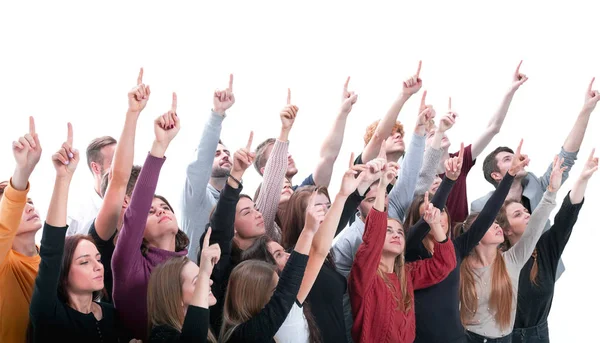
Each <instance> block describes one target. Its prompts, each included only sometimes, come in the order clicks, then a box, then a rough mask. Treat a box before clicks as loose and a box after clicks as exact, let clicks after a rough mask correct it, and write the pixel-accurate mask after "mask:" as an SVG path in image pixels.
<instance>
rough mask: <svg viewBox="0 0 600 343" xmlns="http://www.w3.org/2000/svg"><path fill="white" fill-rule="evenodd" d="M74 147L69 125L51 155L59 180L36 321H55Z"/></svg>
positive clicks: (45, 238)
mask: <svg viewBox="0 0 600 343" xmlns="http://www.w3.org/2000/svg"><path fill="white" fill-rule="evenodd" d="M72 147H73V129H72V127H71V123H69V124H68V134H67V140H66V142H65V143H63V144H62V147H61V148H60V149H59V150H58V152H56V153H55V154H54V155H52V162H53V164H54V169H55V170H56V178H55V181H54V190H53V192H52V198H51V200H50V206H49V208H48V214H47V216H46V224H45V225H44V232H43V235H42V244H41V248H40V258H41V262H40V267H39V271H38V275H37V278H36V280H35V289H34V291H33V296H32V298H31V306H30V313H31V316H32V318H33V319H34V320H39V319H40V318H42V317H46V318H48V319H49V318H54V315H55V311H56V307H57V304H58V298H57V295H56V292H57V289H58V281H59V276H60V269H61V264H62V258H63V251H64V245H65V234H66V233H67V203H68V199H69V186H70V185H71V180H72V179H73V174H74V173H75V169H76V168H77V164H78V163H79V151H78V150H76V149H73V148H72ZM38 324H39V323H38Z"/></svg>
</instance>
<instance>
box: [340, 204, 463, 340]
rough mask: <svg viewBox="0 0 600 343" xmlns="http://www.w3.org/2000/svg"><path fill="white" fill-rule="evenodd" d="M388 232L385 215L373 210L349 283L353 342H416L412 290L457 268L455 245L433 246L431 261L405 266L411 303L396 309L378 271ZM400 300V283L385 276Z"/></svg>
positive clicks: (393, 278)
mask: <svg viewBox="0 0 600 343" xmlns="http://www.w3.org/2000/svg"><path fill="white" fill-rule="evenodd" d="M386 231H387V213H385V212H379V211H377V210H375V209H372V210H371V212H369V215H368V217H367V222H366V224H365V233H364V235H363V243H362V244H361V245H360V248H358V252H357V253H356V258H355V259H354V264H353V265H352V270H351V271H350V276H349V280H348V282H349V283H350V286H349V291H350V301H351V305H352V314H353V316H354V325H353V326H352V338H353V339H354V341H355V342H357V343H358V342H381V343H384V342H394V343H402V342H406V343H411V342H413V341H414V340H415V330H416V327H415V312H414V308H415V304H414V290H415V289H422V288H427V287H430V286H433V285H435V284H437V283H438V282H440V281H442V280H443V279H445V278H446V276H448V274H449V273H450V272H451V271H452V270H453V269H454V268H455V267H456V255H455V253H454V245H453V244H452V242H451V241H449V240H446V242H444V243H437V242H436V243H435V247H434V249H435V252H436V253H435V254H434V255H433V258H430V259H425V260H419V261H416V262H412V263H408V264H406V265H405V267H404V268H405V270H406V276H407V283H406V284H407V287H408V291H409V292H410V294H411V296H412V297H413V301H412V303H411V307H410V310H409V311H408V312H407V313H405V312H403V311H401V310H397V309H396V308H397V305H396V301H395V300H394V297H393V296H392V293H391V292H390V291H389V288H388V287H387V286H386V285H385V282H384V281H383V279H382V278H381V277H379V276H378V275H377V268H378V267H379V261H380V260H381V254H382V250H383V244H384V242H385V236H386ZM387 277H388V279H389V280H390V282H391V283H392V284H393V285H394V286H395V288H396V289H397V290H398V294H397V297H398V298H399V299H402V293H401V292H400V282H399V280H398V278H397V277H396V274H394V273H388V274H387Z"/></svg>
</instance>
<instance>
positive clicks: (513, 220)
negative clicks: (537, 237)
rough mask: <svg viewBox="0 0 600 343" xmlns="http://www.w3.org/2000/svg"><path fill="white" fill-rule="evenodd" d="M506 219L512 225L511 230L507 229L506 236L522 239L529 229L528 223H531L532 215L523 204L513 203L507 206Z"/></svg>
mask: <svg viewBox="0 0 600 343" xmlns="http://www.w3.org/2000/svg"><path fill="white" fill-rule="evenodd" d="M506 217H507V218H508V223H509V224H510V228H505V231H506V235H507V236H512V235H516V236H517V237H521V236H522V235H523V234H524V233H525V230H526V229H527V223H529V218H530V217H531V215H530V214H529V211H528V210H527V209H526V208H525V206H523V205H522V204H521V203H518V202H513V203H511V204H509V205H508V206H506Z"/></svg>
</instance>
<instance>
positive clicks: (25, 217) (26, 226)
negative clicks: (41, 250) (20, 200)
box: [0, 197, 42, 235]
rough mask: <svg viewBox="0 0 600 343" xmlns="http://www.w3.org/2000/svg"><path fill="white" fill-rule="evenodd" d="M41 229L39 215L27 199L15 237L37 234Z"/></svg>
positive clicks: (31, 202)
mask: <svg viewBox="0 0 600 343" xmlns="http://www.w3.org/2000/svg"><path fill="white" fill-rule="evenodd" d="M0 198H1V197H0ZM41 228H42V221H41V219H40V215H39V213H38V211H37V210H36V209H35V206H34V205H33V201H32V200H31V199H27V203H26V204H25V208H24V209H23V213H22V214H21V222H20V223H19V228H18V229H17V235H21V234H24V233H33V232H37V231H38V230H39V229H41Z"/></svg>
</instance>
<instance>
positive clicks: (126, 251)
mask: <svg viewBox="0 0 600 343" xmlns="http://www.w3.org/2000/svg"><path fill="white" fill-rule="evenodd" d="M176 111H177V96H176V95H175V93H173V103H172V105H171V110H169V111H168V112H167V113H165V114H163V115H162V116H159V117H158V118H157V119H156V120H154V135H155V140H154V142H153V143H152V150H150V153H149V154H148V157H146V162H145V163H144V165H143V166H142V170H141V171H140V175H139V177H138V181H137V183H136V184H135V188H134V189H133V194H132V195H131V202H130V204H129V207H127V210H126V211H125V216H124V218H123V228H122V229H121V231H120V232H119V239H118V240H117V244H116V246H115V252H114V255H113V259H112V266H113V274H114V275H115V280H116V279H117V275H118V277H119V279H120V280H121V281H123V282H125V279H126V276H127V275H128V273H129V271H130V270H131V267H132V266H133V265H135V264H137V263H139V261H140V259H141V258H142V253H141V251H140V246H141V245H142V240H143V239H144V229H145V227H146V221H147V219H148V212H149V211H150V207H151V206H152V200H153V198H154V193H155V191H156V184H157V183H158V177H159V175H160V170H161V168H162V165H163V163H164V161H165V152H166V151H167V148H168V147H169V144H170V143H171V141H172V140H173V138H175V136H176V135H177V133H178V132H179V129H180V128H181V126H180V121H179V117H178V116H177V114H176V113H177V112H176ZM115 285H116V282H115Z"/></svg>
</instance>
